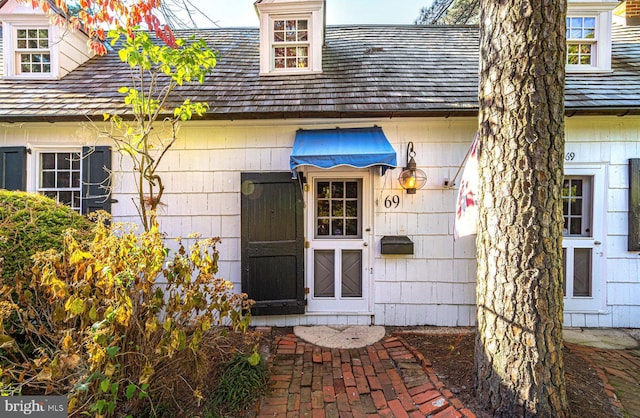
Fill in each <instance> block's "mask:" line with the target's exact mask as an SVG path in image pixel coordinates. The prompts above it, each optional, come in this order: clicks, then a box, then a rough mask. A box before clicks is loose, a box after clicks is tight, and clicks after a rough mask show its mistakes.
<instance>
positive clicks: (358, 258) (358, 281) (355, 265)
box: [342, 250, 362, 298]
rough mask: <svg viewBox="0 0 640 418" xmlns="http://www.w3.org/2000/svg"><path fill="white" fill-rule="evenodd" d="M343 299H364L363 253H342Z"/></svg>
mask: <svg viewBox="0 0 640 418" xmlns="http://www.w3.org/2000/svg"><path fill="white" fill-rule="evenodd" d="M342 297H346V298H349V297H351V298H354V297H357V298H359V297H362V251H361V250H343V251H342Z"/></svg>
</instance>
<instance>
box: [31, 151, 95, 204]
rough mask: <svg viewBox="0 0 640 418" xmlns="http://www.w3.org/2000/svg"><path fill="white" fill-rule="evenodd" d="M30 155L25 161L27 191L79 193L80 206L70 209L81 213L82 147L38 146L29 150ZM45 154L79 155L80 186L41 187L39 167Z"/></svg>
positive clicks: (82, 200) (40, 170) (40, 168)
mask: <svg viewBox="0 0 640 418" xmlns="http://www.w3.org/2000/svg"><path fill="white" fill-rule="evenodd" d="M30 151H31V152H30V153H29V154H30V155H29V157H30V158H28V159H27V164H28V165H27V173H28V178H27V190H28V191H30V192H33V193H39V194H44V192H45V191H53V190H60V191H79V192H80V206H79V207H73V206H72V209H73V210H75V211H77V212H78V213H82V209H83V205H84V199H83V196H82V176H83V172H84V159H83V158H82V147H77V146H68V147H54V146H52V147H48V146H39V147H37V148H31V149H30ZM46 153H77V154H79V155H80V185H79V187H76V188H73V187H72V188H55V189H53V188H44V187H42V186H41V179H42V167H41V155H42V154H46Z"/></svg>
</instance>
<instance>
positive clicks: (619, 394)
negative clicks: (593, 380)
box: [567, 343, 640, 418]
mask: <svg viewBox="0 0 640 418" xmlns="http://www.w3.org/2000/svg"><path fill="white" fill-rule="evenodd" d="M567 347H568V348H570V349H571V350H573V351H576V352H578V353H579V354H580V355H581V356H582V357H583V358H584V359H585V360H587V362H589V363H590V364H591V366H592V367H593V368H594V369H595V370H596V372H597V373H598V376H599V377H600V379H602V382H603V383H604V390H605V392H606V393H607V395H609V398H610V399H611V403H612V404H613V405H614V406H615V407H617V408H618V409H620V410H622V411H624V412H623V415H624V416H625V417H627V416H628V417H632V418H640V350H638V349H636V350H609V349H601V348H593V347H588V346H582V345H577V344H568V343H567Z"/></svg>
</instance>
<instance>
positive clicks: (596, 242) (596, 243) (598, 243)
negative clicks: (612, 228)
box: [593, 241, 602, 245]
mask: <svg viewBox="0 0 640 418" xmlns="http://www.w3.org/2000/svg"><path fill="white" fill-rule="evenodd" d="M600 244H602V243H601V242H600V241H594V242H593V245H600Z"/></svg>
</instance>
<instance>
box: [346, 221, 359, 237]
mask: <svg viewBox="0 0 640 418" xmlns="http://www.w3.org/2000/svg"><path fill="white" fill-rule="evenodd" d="M345 225H346V230H347V231H346V235H350V236H357V235H358V220H357V219H347V220H345Z"/></svg>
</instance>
